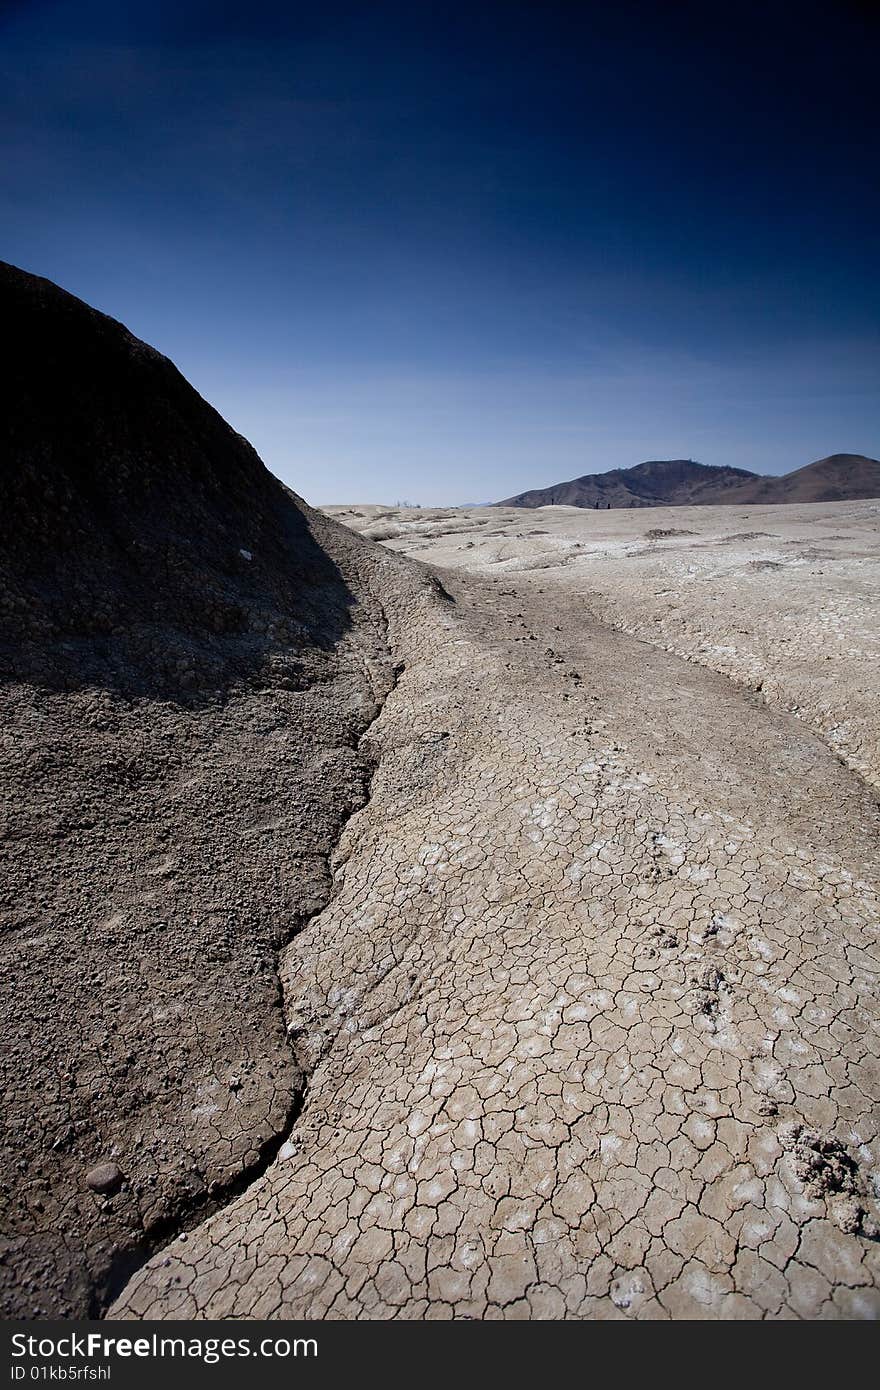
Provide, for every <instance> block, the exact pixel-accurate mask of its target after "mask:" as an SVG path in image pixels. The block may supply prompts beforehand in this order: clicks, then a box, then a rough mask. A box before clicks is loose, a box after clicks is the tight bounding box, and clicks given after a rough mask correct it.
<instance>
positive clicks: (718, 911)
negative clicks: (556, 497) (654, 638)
mask: <svg viewBox="0 0 880 1390" xmlns="http://www.w3.org/2000/svg"><path fill="white" fill-rule="evenodd" d="M776 510H779V509H776ZM539 515H540V514H539ZM529 519H530V520H531V519H532V518H531V517H530V518H529ZM640 521H641V524H642V525H643V526H644V524H645V523H644V514H642V516H641V518H640ZM651 522H652V524H653V522H654V514H653V513H652V516H651ZM543 581H544V577H543V576H539V577H538V580H537V582H536V580H535V576H534V575H531V576H530V575H528V574H525V575H523V574H516V573H509V572H508V573H505V574H504V576H503V580H502V581H501V582H494V583H493V582H491V581H490V580H488V579H487V578H485V577H480V576H473V575H467V574H465V573H464V572H463V571H459V572H458V573H457V574H450V573H449V572H446V573H444V574H443V584H444V585H445V586H446V588H447V589H448V590H449V592H450V594H451V595H452V597H453V599H454V600H455V602H454V603H449V602H446V601H444V600H443V598H442V597H441V596H439V595H437V594H435V593H433V592H432V591H429V590H428V589H422V590H420V591H419V594H418V595H417V597H416V599H414V600H413V601H412V602H411V603H408V604H404V603H403V602H401V603H400V605H399V606H397V607H395V606H394V604H393V603H392V604H390V605H389V607H388V611H387V616H388V622H389V641H390V644H391V648H392V650H393V651H394V653H395V655H396V656H397V658H398V659H399V661H400V662H401V663H402V664H403V665H404V666H405V669H404V671H403V673H402V675H401V676H400V678H399V680H398V682H397V684H396V687H395V688H394V690H393V691H392V692H391V693H390V694H389V695H388V698H387V699H386V701H385V704H384V707H383V709H382V712H381V714H380V715H379V717H378V718H377V720H376V721H375V722H374V723H373V724H372V726H371V728H370V730H369V733H368V735H367V738H368V740H369V748H370V752H371V754H372V756H373V757H374V759H375V761H376V764H377V771H376V773H375V775H374V777H373V781H372V785H371V794H370V797H369V800H368V801H367V802H366V804H365V805H364V806H363V807H362V809H360V810H359V811H357V812H356V813H355V814H354V815H353V816H352V818H351V819H350V820H349V821H348V823H347V825H346V828H345V830H344V832H343V834H342V838H341V841H340V843H339V845H338V847H337V850H336V853H335V857H334V860H333V870H334V886H333V893H332V897H331V899H330V901H329V903H328V905H327V906H326V907H325V908H324V910H323V911H322V912H321V913H320V914H319V915H317V916H315V917H313V918H312V920H311V921H310V922H309V924H308V925H307V926H306V927H305V928H304V929H303V930H302V931H301V932H300V933H299V934H298V935H297V936H296V937H294V939H293V940H292V941H291V942H290V944H288V945H287V946H286V948H285V949H284V951H283V952H282V955H281V961H280V970H281V978H282V984H283V989H284V999H285V1011H286V1021H287V1028H288V1034H289V1036H290V1038H291V1040H292V1042H293V1046H294V1048H295V1051H296V1055H297V1058H298V1062H299V1065H300V1066H301V1068H302V1070H303V1071H304V1073H305V1074H306V1075H307V1077H308V1083H307V1091H306V1095H305V1100H304V1104H303V1108H302V1111H301V1113H300V1115H299V1118H298V1120H297V1122H296V1123H295V1125H294V1126H293V1127H292V1129H291V1131H290V1133H289V1134H288V1136H287V1139H286V1141H285V1143H284V1144H283V1146H282V1147H281V1149H280V1151H279V1152H278V1154H277V1157H276V1158H275V1159H274V1161H273V1162H272V1163H271V1164H270V1165H269V1166H268V1167H267V1169H266V1171H265V1172H264V1173H263V1174H262V1175H261V1176H260V1177H258V1178H257V1179H256V1180H255V1181H254V1182H253V1183H252V1184H251V1185H250V1186H249V1187H248V1188H247V1189H246V1191H244V1192H243V1193H242V1194H241V1195H239V1196H238V1197H236V1198H235V1199H233V1200H232V1201H231V1202H230V1203H229V1204H228V1205H227V1206H225V1207H224V1208H223V1209H222V1210H220V1211H218V1212H217V1213H215V1214H214V1215H213V1216H211V1217H210V1218H209V1219H208V1220H207V1221H205V1222H204V1223H203V1224H202V1225H200V1226H198V1227H197V1228H196V1229H194V1230H190V1231H189V1232H188V1233H186V1235H185V1236H181V1237H180V1238H178V1239H175V1240H173V1241H172V1242H171V1243H170V1244H168V1245H167V1246H166V1247H165V1248H164V1249H162V1250H159V1251H158V1252H157V1253H156V1254H155V1255H154V1256H153V1257H152V1258H151V1259H150V1260H149V1261H148V1262H147V1263H146V1264H145V1265H144V1266H143V1267H142V1268H141V1269H140V1270H139V1271H138V1272H137V1273H136V1274H134V1276H133V1277H132V1278H131V1280H130V1281H129V1283H128V1284H127V1286H126V1287H125V1289H124V1290H123V1291H122V1293H121V1294H120V1296H119V1298H118V1299H117V1301H116V1302H115V1304H114V1305H113V1307H112V1309H111V1315H112V1316H116V1317H122V1318H188V1317H198V1318H220V1317H246V1318H258V1317H272V1318H281V1317H309V1318H388V1319H390V1318H407V1319H416V1318H490V1319H506V1318H518V1319H521V1318H565V1317H568V1318H713V1319H716V1318H762V1317H770V1318H810V1319H812V1318H826V1317H827V1318H872V1317H876V1316H877V1315H878V1313H880V1279H878V1274H880V1242H878V1239H877V1234H878V1226H877V1221H878V1209H877V1193H878V1175H880V1165H878V1160H880V1136H878V1132H877V1131H878V1111H877V1104H876V1102H877V1092H878V1065H877V1058H878V1032H877V1020H878V1000H877V991H878V949H877V923H878V868H880V856H878V833H877V832H878V829H880V823H878V822H880V817H878V807H877V800H876V795H875V793H874V792H873V791H872V790H871V788H870V787H869V786H868V785H866V783H865V782H864V781H863V780H862V779H860V778H859V777H857V776H856V774H855V773H854V772H853V771H852V769H851V768H849V767H847V766H845V765H844V764H843V763H842V762H841V761H840V759H839V758H838V757H837V756H836V754H835V752H834V751H832V750H831V749H830V748H829V747H828V746H827V745H826V743H824V742H823V741H822V739H821V738H820V737H819V735H818V734H817V733H816V732H815V731H814V730H813V729H811V728H810V727H808V726H807V725H806V724H805V723H803V722H801V721H799V720H798V719H797V718H796V717H794V716H793V715H791V714H789V713H787V712H785V711H784V710H783V709H781V708H775V707H770V706H768V705H767V704H765V703H763V702H762V701H761V699H759V698H756V697H755V696H754V695H753V694H751V693H750V692H748V691H747V690H743V689H742V688H741V687H739V686H737V685H736V684H734V683H733V682H731V681H730V680H729V679H727V678H725V677H724V676H722V675H720V674H718V673H717V672H714V671H711V670H707V669H704V668H703V667H702V666H700V665H698V664H694V663H692V662H691V663H689V662H685V661H683V660H681V659H680V657H678V656H676V655H674V654H672V653H669V652H667V651H663V650H661V649H660V647H659V646H651V645H649V644H646V643H645V642H640V641H638V640H636V639H634V638H633V637H631V636H628V635H626V634H623V633H621V632H619V631H613V630H611V629H610V628H609V627H607V626H603V625H602V624H601V623H600V622H598V621H596V620H595V619H594V618H593V617H592V616H590V612H589V609H588V608H587V607H586V606H585V605H584V604H581V603H567V604H566V603H562V602H560V601H559V593H558V591H556V590H553V589H551V588H550V587H549V586H547V585H545V584H544V582H543ZM539 586H540V587H539ZM542 588H543V589H544V592H543V593H542V592H541V589H542Z"/></svg>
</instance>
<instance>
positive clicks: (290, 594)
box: [0, 267, 411, 1317]
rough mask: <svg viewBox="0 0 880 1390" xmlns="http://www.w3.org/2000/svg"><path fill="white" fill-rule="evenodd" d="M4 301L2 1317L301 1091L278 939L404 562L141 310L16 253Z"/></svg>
mask: <svg viewBox="0 0 880 1390" xmlns="http://www.w3.org/2000/svg"><path fill="white" fill-rule="evenodd" d="M0 302H2V306H3V310H4V326H5V328H6V330H7V333H8V335H9V338H10V341H12V342H14V344H15V348H16V351H15V354H14V356H13V357H12V358H11V359H10V364H9V365H8V366H7V369H6V371H7V377H8V382H7V384H8V385H9V386H10V390H9V396H8V399H9V406H8V409H7V414H6V416H5V419H4V430H5V436H4V442H5V449H4V456H3V460H2V473H0V581H2V587H0V713H2V734H0V741H2V760H0V837H2V838H0V854H2V879H3V887H2V903H0V910H2V919H0V924H2V935H0V970H2V974H3V980H4V990H3V1002H2V1006H0V1093H2V1095H3V1101H4V1103H3V1125H2V1131H0V1169H2V1178H0V1185H2V1232H3V1260H2V1263H0V1309H2V1311H3V1313H4V1314H5V1315H7V1316H20V1317H34V1316H39V1315H42V1316H70V1315H77V1316H83V1315H85V1314H86V1313H88V1312H94V1311H97V1310H100V1309H101V1307H102V1306H103V1305H104V1303H105V1301H106V1299H107V1297H108V1291H109V1290H111V1289H113V1288H114V1287H117V1286H118V1284H119V1281H120V1280H121V1279H123V1278H124V1277H125V1275H126V1274H127V1272H128V1271H129V1270H130V1269H131V1268H132V1266H133V1264H136V1263H137V1262H138V1260H139V1259H140V1258H142V1257H143V1254H144V1253H145V1252H146V1251H147V1250H149V1248H150V1244H151V1242H153V1241H155V1240H156V1239H157V1238H159V1237H160V1236H167V1233H168V1232H169V1231H170V1230H174V1229H176V1227H177V1226H178V1224H179V1223H181V1222H185V1221H187V1220H190V1219H192V1218H193V1214H194V1213H195V1212H200V1211H201V1212H203V1211H204V1210H205V1208H206V1206H207V1207H209V1206H210V1204H212V1203H215V1202H217V1201H220V1200H222V1199H223V1197H224V1195H226V1194H227V1193H228V1192H229V1191H230V1190H235V1188H236V1187H237V1186H238V1185H240V1184H241V1183H242V1182H243V1181H245V1180H246V1175H247V1174H248V1173H251V1172H253V1171H258V1170H259V1168H260V1167H261V1166H262V1165H263V1164H264V1163H265V1162H266V1161H268V1158H269V1156H271V1153H272V1152H273V1151H274V1149H275V1148H276V1147H277V1145H278V1144H279V1143H280V1142H281V1140H282V1139H283V1136H284V1133H285V1132H286V1129H287V1127H288V1125H289V1123H290V1119H291V1116H292V1115H293V1114H294V1113H295V1109H296V1106H297V1104H298V1101H299V1096H300V1093H301V1086H302V1075H301V1071H300V1068H299V1066H298V1063H297V1060H296V1058H295V1056H294V1054H293V1052H292V1049H291V1047H290V1043H289V1040H288V1037H287V1033H286V1028H285V1021H284V1017H283V1013H282V1008H281V993H280V988H279V982H278V976H277V951H278V948H279V946H280V945H281V944H283V943H284V942H285V941H287V940H288V939H289V938H290V936H291V935H292V934H293V933H294V932H295V931H296V930H297V929H298V928H299V927H300V926H301V925H302V923H303V922H304V921H307V920H308V918H309V916H310V915H311V914H312V913H313V912H315V911H316V910H317V909H318V908H320V907H321V906H322V905H323V904H324V903H325V902H326V900H327V896H328V894H329V891H330V875H329V871H328V865H327V858H328V855H329V853H330V850H331V849H332V847H333V845H334V844H335V842H336V839H337V837H338V834H339V831H340V827H341V825H342V824H343V823H344V821H345V819H346V818H347V816H348V815H350V814H351V812H352V811H353V810H354V809H356V808H357V807H359V806H360V805H362V803H363V801H364V798H365V796H366V794H367V787H368V783H369V777H370V775H371V772H372V763H371V760H370V758H369V757H368V756H366V755H365V753H364V751H363V750H362V749H361V748H360V747H359V740H360V737H361V735H362V734H363V732H364V730H365V729H366V728H367V727H368V725H369V724H370V722H371V721H372V720H373V719H374V718H375V716H376V714H377V713H378V711H379V709H380V708H381V704H382V701H383V699H384V698H385V695H386V693H387V691H388V690H389V689H390V688H391V685H392V684H393V680H394V671H393V667H394V659H393V657H392V655H391V653H390V651H389V648H388V643H387V637H386V624H385V619H384V611H383V605H382V594H383V590H384V589H385V588H388V587H389V584H391V585H393V587H394V588H395V589H397V590H400V589H401V586H403V589H405V588H406V585H407V583H408V582H411V581H409V580H408V574H409V567H408V566H407V565H406V564H405V563H402V562H400V561H396V560H394V559H393V557H388V556H382V554H381V552H378V551H375V550H374V549H373V548H372V547H369V546H367V545H365V544H364V543H363V542H360V541H358V540H357V538H355V537H352V536H350V535H349V534H347V533H345V532H344V531H343V530H342V529H341V528H339V527H337V526H336V525H334V524H333V523H332V522H328V521H327V520H326V518H323V517H320V516H318V515H316V514H315V513H312V512H310V511H309V509H308V508H306V507H305V506H304V505H303V504H302V503H301V502H300V501H299V499H297V498H295V497H294V496H293V495H292V494H290V493H288V492H286V491H285V490H284V489H283V488H282V486H281V485H280V484H279V483H278V482H277V481H276V480H275V479H274V478H272V477H271V476H270V475H269V474H268V473H267V472H266V470H265V469H264V468H263V466H262V464H261V463H260V461H259V459H258V458H257V456H256V454H255V453H254V452H253V450H252V449H251V448H250V446H249V445H248V444H247V443H246V442H245V441H244V440H242V439H241V438H240V437H239V436H237V435H236V434H235V433H234V432H233V431H232V430H231V429H230V428H229V427H228V426H227V425H226V424H225V423H224V421H223V420H221V419H220V417H219V416H218V415H217V414H216V412H214V411H213V410H212V409H211V408H210V407H209V406H207V405H206V403H205V402H204V401H202V400H201V399H200V397H199V396H198V395H197V394H196V393H195V392H194V391H193V390H192V388H191V387H189V386H188V385H187V383H186V382H185V381H184V380H183V378H182V377H181V376H180V375H179V373H177V371H176V370H175V368H174V367H173V366H172V364H171V363H169V362H167V361H166V360H165V359H164V358H162V357H161V356H160V355H159V354H158V353H155V352H154V351H153V350H152V349H150V348H148V347H147V346H146V345H145V344H143V343H139V342H138V341H137V340H136V339H134V338H132V337H131V335H130V334H128V333H127V332H126V330H125V329H123V328H122V326H121V325H119V324H116V323H114V322H113V321H112V320H109V319H107V318H105V317H104V316H103V315H100V314H98V313H96V312H95V311H94V310H91V309H89V308H88V307H87V306H86V305H84V304H82V303H80V302H79V301H77V300H75V299H73V298H72V297H71V296H69V295H66V294H64V293H63V291H61V290H59V289H58V288H57V287H55V286H53V285H51V284H49V283H48V282H46V281H41V280H37V279H35V278H34V277H32V276H28V275H25V274H24V273H23V272H21V271H16V270H14V269H13V268H12V267H0ZM353 542H354V543H353ZM389 567H390V568H389ZM398 571H399V572H400V573H397V572H398Z"/></svg>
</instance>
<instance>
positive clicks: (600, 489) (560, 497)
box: [496, 454, 880, 508]
mask: <svg viewBox="0 0 880 1390" xmlns="http://www.w3.org/2000/svg"><path fill="white" fill-rule="evenodd" d="M862 497H880V461H878V460H877V459H870V458H865V457H864V455H863V454H832V455H831V456H830V457H829V458H825V459H819V460H818V461H817V462H816V463H810V464H807V466H806V467H805V468H799V469H797V470H796V471H795V472H794V473H786V474H784V475H783V476H782V477H779V478H777V477H765V476H762V475H761V474H759V473H750V472H748V470H747V469H745V468H714V467H710V466H709V465H708V464H705V463H696V462H695V461H694V460H693V459H652V460H650V461H649V462H647V463H639V464H637V465H636V466H635V468H614V469H612V470H611V471H610V472H609V473H587V474H585V475H584V477H582V478H573V479H572V480H571V482H568V483H555V484H553V485H552V486H551V487H544V488H533V489H532V490H531V491H529V492H520V493H518V494H517V496H516V497H507V498H505V500H504V501H503V502H498V503H496V506H499V507H547V506H569V507H596V506H598V507H600V508H602V507H680V506H688V507H703V506H709V505H711V504H713V503H715V504H717V503H723V502H731V503H739V504H743V503H764V504H765V505H768V504H771V503H775V502H841V501H847V500H848V499H850V498H852V499H855V498H862Z"/></svg>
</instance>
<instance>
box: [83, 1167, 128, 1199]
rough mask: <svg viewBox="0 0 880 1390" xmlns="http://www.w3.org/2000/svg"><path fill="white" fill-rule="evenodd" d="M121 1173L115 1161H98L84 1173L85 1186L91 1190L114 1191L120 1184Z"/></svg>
mask: <svg viewBox="0 0 880 1390" xmlns="http://www.w3.org/2000/svg"><path fill="white" fill-rule="evenodd" d="M122 1179H123V1173H122V1169H121V1168H120V1167H119V1165H118V1164H117V1163H98V1164H96V1165H95V1167H94V1168H90V1169H89V1171H88V1172H87V1173H86V1187H90V1188H91V1189H92V1191H93V1192H116V1191H117V1190H118V1189H119V1188H120V1187H121V1186H122Z"/></svg>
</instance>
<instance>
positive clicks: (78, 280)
mask: <svg viewBox="0 0 880 1390" xmlns="http://www.w3.org/2000/svg"><path fill="white" fill-rule="evenodd" d="M873 15H876V8H875V7H874V6H873V5H872V4H871V3H869V0H865V3H864V4H862V5H860V4H857V3H852V4H845V3H842V0H835V2H834V3H832V0H828V3H812V0H800V3H799V4H797V5H792V4H791V3H788V4H785V5H782V4H777V3H775V0H765V3H762V4H754V5H752V4H749V3H739V4H737V5H728V6H722V5H713V4H709V3H703V4H693V5H691V4H689V3H687V0H684V3H682V0H678V3H675V4H672V3H670V4H668V5H667V4H662V5H661V4H660V3H653V4H637V3H629V0H615V3H613V4H612V3H606V4H602V5H594V4H591V3H589V0H582V3H576V2H575V0H569V3H565V4H561V3H552V0H531V3H516V0H498V3H480V0H470V3H469V4H461V3H455V0H453V2H452V3H444V4H439V3H430V0H427V2H426V0H410V3H407V4H392V3H383V0H363V3H358V4H343V3H334V0H325V3H323V4H315V5H305V4H303V5H300V4H297V3H295V0H293V3H288V4H284V5H280V4H279V5H274V4H264V3H261V0H252V2H251V3H243V2H242V3H237V4H225V3H223V0H204V3H202V0H177V3H175V4H168V3H163V2H162V0H152V2H151V3H143V2H142V0H125V3H123V2H122V0H113V3H100V2H99V0H94V2H93V3H89V0H80V2H79V3H73V2H72V0H21V2H20V3H11V4H10V3H2V0H0V110H2V125H3V149H4V153H3V160H2V167H0V190H2V191H0V217H2V230H3V239H2V240H3V245H2V249H0V255H2V256H3V258H4V259H7V260H11V261H13V262H14V263H16V264H18V265H21V266H24V267H25V268H26V269H28V270H32V271H35V272H37V273H38V274H41V275H46V276H48V277H49V278H50V279H53V280H56V281H57V282H58V283H59V284H61V285H63V286H64V287H65V288H66V289H69V290H71V291H72V292H73V293H75V294H78V295H80V296H81V297H82V298H84V299H86V300H88V301H89V302H90V303H92V304H95V305H96V306H97V307H99V308H101V309H103V310H104V311H106V312H107V313H110V314H112V315H113V316H114V317H116V318H119V319H122V321H123V322H124V323H126V324H127V325H128V327H130V328H131V329H132V331H133V332H135V333H136V334H138V336H139V337H142V338H145V339H146V340H147V341H148V342H151V343H153V344H154V345H155V346H156V347H158V348H159V349H160V350H161V351H163V352H165V353H167V355H168V356H169V357H171V358H172V359H173V360H174V361H175V362H176V363H177V365H178V366H179V367H180V369H181V370H182V371H183V372H184V374H185V375H186V376H187V377H188V378H189V380H190V381H191V382H192V383H193V384H194V385H195V386H196V387H197V388H198V390H200V391H201V392H202V394H203V395H204V396H206V397H207V398H208V399H209V400H210V401H211V402H212V403H213V404H214V405H216V406H217V407H218V409H219V410H220V411H221V412H222V414H223V415H225V416H226V418H227V419H228V420H229V421H230V423H231V424H232V425H233V426H234V427H235V428H236V429H238V430H239V431H240V432H241V433H243V434H245V435H247V436H248V438H249V439H251V441H252V442H253V443H254V445H255V446H256V447H257V449H258V450H259V452H260V454H261V455H262V457H263V458H264V460H265V461H266V463H267V464H268V465H269V467H270V468H271V469H272V470H273V471H274V472H275V473H277V474H278V475H279V476H280V477H282V478H284V479H285V481H287V482H289V483H290V484H291V485H292V486H293V487H295V488H296V490H297V491H298V492H300V493H301V494H302V495H303V496H305V497H306V499H307V500H309V501H311V502H313V503H322V502H342V501H390V502H393V501H396V500H400V499H404V498H405V499H408V500H411V501H418V502H422V503H424V504H428V503H453V502H468V501H485V500H494V499H497V498H499V497H502V496H507V495H510V494H512V493H515V492H518V491H521V490H522V489H524V488H527V487H539V486H544V485H547V484H549V483H553V482H557V481H560V480H562V479H566V478H571V477H574V476H576V475H578V474H581V473H587V472H599V471H602V470H604V469H607V468H616V467H628V466H630V465H631V464H635V463H638V462H640V461H641V460H643V459H646V458H672V457H676V458H680V457H690V458H696V459H699V460H701V461H702V462H705V463H714V464H735V465H738V466H740V467H745V468H752V469H755V470H756V471H758V472H767V473H780V472H787V471H788V470H789V469H791V468H796V467H800V466H801V465H802V464H805V463H808V462H811V461H812V460H813V459H816V458H820V457H822V456H823V455H825V454H829V453H834V452H857V453H866V454H870V455H873V456H875V457H876V456H877V455H878V454H880V278H878V265H880V256H878V251H880V185H878V168H880V158H878V154H880V145H878V132H880V119H878V109H880V103H878V100H877V85H876V77H877V71H878V67H880V64H878V59H880V27H878V23H877V20H876V18H873V17H872V16H873Z"/></svg>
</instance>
